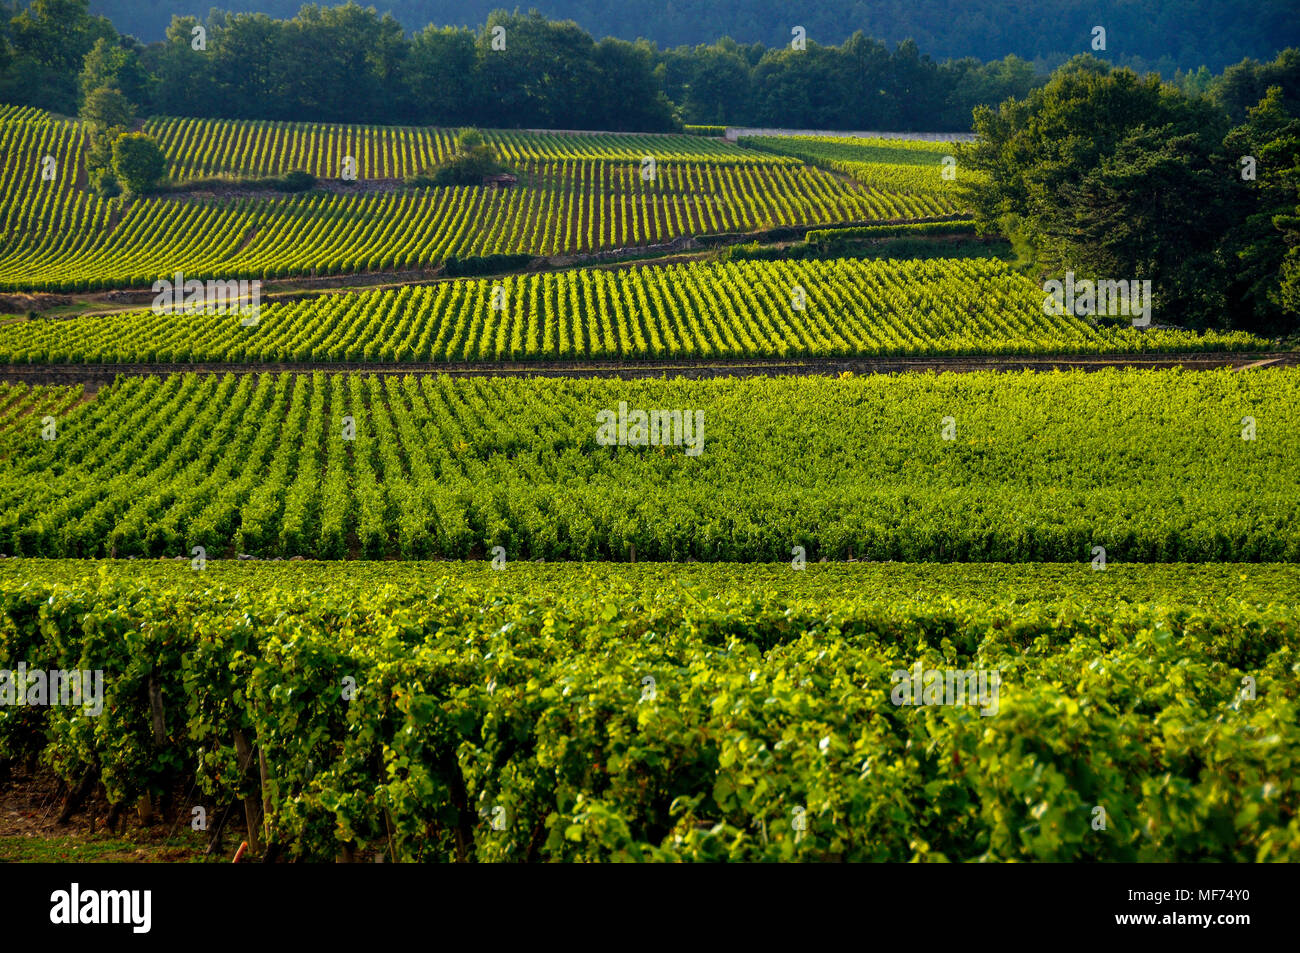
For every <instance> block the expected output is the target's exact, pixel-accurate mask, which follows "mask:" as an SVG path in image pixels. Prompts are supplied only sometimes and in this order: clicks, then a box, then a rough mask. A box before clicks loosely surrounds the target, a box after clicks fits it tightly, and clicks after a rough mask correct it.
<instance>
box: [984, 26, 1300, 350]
mask: <svg viewBox="0 0 1300 953" xmlns="http://www.w3.org/2000/svg"><path fill="white" fill-rule="evenodd" d="M1252 97H1254V102H1251V99H1252ZM975 130H976V132H977V133H978V134H979V141H978V142H977V143H975V144H973V145H971V146H968V147H966V148H964V149H963V150H962V160H961V161H964V162H965V163H966V164H967V167H968V168H973V169H976V170H980V171H982V172H984V173H986V175H987V182H981V181H973V183H972V184H970V185H969V186H968V193H969V198H970V200H971V202H972V204H973V205H974V207H975V209H976V211H977V214H978V217H979V220H980V222H981V224H982V225H983V226H984V227H985V228H992V229H995V230H997V231H1000V232H1002V233H1004V234H1006V235H1008V236H1010V237H1011V238H1012V239H1013V241H1014V242H1015V243H1016V244H1017V246H1018V248H1019V250H1020V252H1021V254H1022V256H1023V260H1024V262H1025V264H1026V266H1027V267H1030V268H1034V269H1036V270H1037V271H1038V273H1039V274H1040V275H1041V276H1043V277H1047V276H1053V277H1057V278H1059V277H1061V276H1062V275H1063V274H1064V273H1066V272H1074V274H1075V275H1077V276H1078V277H1079V278H1084V277H1088V278H1094V279H1096V278H1104V279H1112V280H1126V279H1144V280H1150V281H1151V282H1152V288H1153V292H1154V295H1155V299H1156V305H1157V314H1158V315H1159V317H1160V319H1161V320H1164V321H1171V322H1175V323H1181V324H1187V325H1190V326H1192V327H1197V328H1207V327H1229V328H1240V329H1244V330H1250V331H1256V332H1262V333H1266V334H1292V333H1295V332H1296V331H1300V50H1294V49H1289V50H1285V51H1283V53H1282V54H1280V55H1279V56H1278V58H1277V59H1276V60H1275V61H1273V62H1271V63H1266V64H1260V63H1245V64H1241V65H1240V66H1239V67H1237V68H1235V69H1233V70H1229V71H1228V72H1227V73H1226V74H1225V76H1224V77H1222V78H1221V79H1220V81H1218V82H1217V83H1216V84H1214V85H1213V86H1212V87H1211V89H1210V91H1209V95H1207V96H1198V95H1194V94H1191V93H1189V92H1187V91H1185V90H1183V89H1180V88H1178V87H1176V86H1174V85H1172V84H1168V83H1161V82H1160V80H1159V78H1158V77H1156V76H1154V75H1148V76H1146V77H1145V78H1144V77H1139V76H1138V75H1137V74H1136V73H1134V72H1133V71H1131V70H1128V69H1118V70H1112V69H1110V68H1109V67H1108V66H1107V65H1106V64H1104V63H1101V62H1099V61H1097V60H1095V59H1093V58H1092V57H1088V56H1080V57H1079V58H1077V59H1075V60H1073V61H1071V62H1070V63H1067V64H1066V65H1065V66H1063V67H1061V68H1060V69H1059V70H1058V71H1057V72H1056V73H1055V74H1054V75H1053V76H1052V78H1051V80H1050V82H1048V83H1047V84H1046V85H1045V86H1043V87H1041V88H1038V89H1035V90H1032V91H1031V92H1030V93H1029V95H1028V96H1026V97H1024V98H1023V99H1017V100H1014V101H1009V102H1006V103H1004V104H1002V105H1001V106H1000V107H999V108H998V109H996V110H994V109H991V108H988V107H980V108H978V109H977V110H976V111H975ZM972 180H973V177H971V178H968V179H967V181H972Z"/></svg>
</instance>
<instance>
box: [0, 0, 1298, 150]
mask: <svg viewBox="0 0 1300 953" xmlns="http://www.w3.org/2000/svg"><path fill="white" fill-rule="evenodd" d="M803 46H804V48H802V49H795V48H793V47H792V46H791V44H789V43H785V44H783V45H780V46H775V47H767V46H764V45H762V44H760V43H751V44H749V45H742V44H739V43H737V42H735V41H734V40H730V39H722V40H719V41H717V42H714V43H712V44H708V45H698V46H694V47H678V48H674V49H669V50H661V49H659V48H658V47H656V46H655V45H654V44H653V43H651V42H649V41H646V40H638V41H636V42H626V41H623V40H617V39H608V38H607V39H603V40H599V41H597V40H595V39H593V38H592V36H591V35H590V34H589V33H587V32H586V31H584V30H583V29H581V28H580V27H579V26H578V25H577V24H575V23H574V22H572V21H551V20H547V19H545V18H544V17H542V16H541V15H540V14H537V13H530V14H527V15H524V14H519V13H513V14H512V13H505V12H502V11H497V12H493V13H491V14H489V15H488V17H487V19H486V20H485V22H484V23H483V25H482V26H480V27H478V28H476V29H470V28H467V27H457V26H441V27H440V26H432V25H431V26H426V27H424V28H423V29H422V30H420V31H419V32H416V33H414V34H408V33H407V32H406V31H405V30H404V29H403V26H402V25H401V24H400V23H399V22H398V21H397V20H396V19H394V18H393V17H392V16H390V15H383V16H380V15H379V14H377V13H376V12H375V11H374V9H373V8H362V7H360V6H358V5H356V4H355V3H349V4H347V5H346V6H338V7H319V6H316V5H311V4H309V5H306V6H304V7H302V9H301V10H300V12H299V13H298V15H297V16H296V17H293V18H291V19H286V20H276V19H273V18H271V17H269V16H267V15H265V14H261V13H255V14H230V13H224V12H221V11H216V10H214V11H213V12H212V13H211V14H209V15H208V17H207V18H206V19H205V20H199V19H197V18H195V17H189V16H185V17H177V18H175V19H173V20H172V21H171V23H170V24H169V26H168V27H167V30H166V36H165V38H164V39H163V40H162V41H159V42H154V43H150V44H148V45H147V46H146V45H143V44H141V43H140V42H139V41H137V40H135V39H134V38H132V37H130V36H122V35H119V34H118V32H117V31H116V30H115V29H114V28H113V25H112V24H111V23H110V22H109V21H108V20H106V19H104V18H103V17H97V16H93V15H91V13H90V12H89V8H88V5H87V0H32V2H31V3H30V4H29V5H28V6H27V7H26V8H21V9H20V7H19V6H18V5H17V0H0V101H5V102H12V103H19V104H29V105H36V106H41V107H44V108H47V109H51V110H54V111H55V112H60V113H65V114H74V113H76V112H77V110H78V109H79V108H80V106H81V104H82V103H83V102H84V100H85V97H86V96H87V95H88V94H89V93H90V92H92V91H93V90H95V89H97V88H101V87H108V88H112V89H117V90H118V91H120V92H121V93H122V94H123V95H125V96H126V98H127V99H128V100H129V101H130V103H131V104H132V106H133V108H134V110H135V112H136V113H137V114H138V115H149V114H164V115H187V116H205V117H214V118H238V119H299V120H318V121H337V122H362V123H403V124H426V125H455V126H460V125H478V126H487V127H549V128H584V129H615V130H639V131H654V130H665V129H671V128H674V127H675V126H676V125H678V124H680V123H681V122H683V121H684V122H690V123H704V124H733V125H735V124H744V125H774V126H786V127H810V128H837V129H879V130H927V131H957V130H966V129H969V128H970V116H971V113H972V110H973V109H974V107H976V106H980V105H985V106H995V105H997V104H999V103H1001V102H1002V101H1004V100H1005V99H1007V98H1010V97H1015V98H1024V97H1025V96H1026V95H1027V94H1028V93H1029V92H1030V90H1032V89H1034V88H1036V87H1038V86H1040V85H1042V83H1043V82H1044V81H1045V79H1046V77H1045V75H1042V74H1040V73H1039V72H1038V71H1037V70H1036V69H1035V67H1034V65H1033V64H1031V63H1030V62H1029V61H1027V60H1025V59H1021V58H1018V57H1016V56H1007V57H1005V58H1003V59H1000V60H994V61H991V62H982V61H980V60H979V59H976V58H974V57H964V58H961V59H950V60H946V61H944V62H936V61H935V60H933V59H931V58H930V56H928V55H926V54H925V53H923V52H922V48H921V47H920V46H919V45H918V44H917V43H915V42H913V41H911V40H904V41H902V42H899V43H897V44H895V45H893V46H892V47H891V46H889V45H887V44H886V43H884V42H882V41H880V40H876V39H871V38H869V37H867V36H865V35H864V34H862V33H861V32H856V33H853V34H851V35H850V36H848V38H847V39H845V40H844V41H843V42H842V43H839V44H838V45H824V44H822V43H819V42H817V41H816V39H815V37H814V36H810V37H809V38H808V40H807V42H806V44H804V45H803ZM1270 69H1274V67H1265V66H1261V64H1258V63H1255V62H1253V61H1245V62H1244V63H1242V64H1240V65H1238V66H1234V67H1231V68H1229V69H1228V70H1227V71H1226V72H1225V73H1224V74H1223V76H1222V77H1218V78H1216V77H1214V76H1213V75H1212V74H1211V73H1210V72H1209V70H1208V69H1201V70H1199V71H1197V72H1193V73H1186V74H1179V75H1178V77H1177V81H1178V82H1179V83H1180V85H1182V86H1183V88H1185V89H1187V90H1188V91H1189V92H1195V93H1209V94H1211V95H1217V96H1218V97H1219V99H1220V101H1221V104H1222V105H1223V106H1224V107H1225V108H1227V109H1228V110H1229V113H1230V115H1231V116H1232V118H1233V119H1234V120H1237V121H1240V120H1241V119H1242V118H1244V115H1245V110H1246V109H1248V108H1249V107H1250V106H1252V105H1253V104H1254V103H1256V102H1258V100H1259V98H1260V97H1261V96H1262V95H1263V92H1264V91H1265V90H1266V89H1267V88H1268V87H1269V86H1270V85H1276V84H1277V81H1278V77H1277V76H1273V75H1268V72H1269V70H1270Z"/></svg>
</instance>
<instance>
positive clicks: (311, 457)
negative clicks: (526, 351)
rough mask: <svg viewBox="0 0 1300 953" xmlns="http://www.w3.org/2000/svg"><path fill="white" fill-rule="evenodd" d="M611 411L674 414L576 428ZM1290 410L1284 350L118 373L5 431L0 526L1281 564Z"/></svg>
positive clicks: (1292, 464)
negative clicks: (551, 374)
mask: <svg viewBox="0 0 1300 953" xmlns="http://www.w3.org/2000/svg"><path fill="white" fill-rule="evenodd" d="M629 408H630V409H631V410H637V409H641V410H645V411H649V410H680V411H682V412H683V413H682V415H681V418H680V419H679V421H678V422H676V423H672V422H671V421H668V422H664V423H663V424H662V426H656V427H655V430H654V432H655V435H656V438H660V437H661V438H662V439H656V440H655V441H654V443H650V441H649V435H648V434H646V433H644V432H643V433H642V434H641V435H640V436H639V437H638V435H637V433H636V431H635V430H634V429H631V428H630V427H628V426H627V425H624V427H623V430H622V434H623V435H625V437H626V439H627V440H630V441H631V442H632V443H631V445H615V446H608V445H601V443H600V442H599V440H598V435H599V431H598V419H599V418H598V416H597V415H598V414H599V413H600V412H601V411H610V412H612V413H615V414H619V415H620V416H625V415H627V414H628V413H629V410H628V409H629ZM345 418H351V423H350V425H349V421H348V420H347V419H345ZM687 418H689V419H690V421H691V423H692V429H690V430H685V431H684V424H685V422H686V420H687ZM1244 418H1251V422H1250V424H1251V428H1252V429H1250V430H1249V433H1250V434H1251V436H1252V437H1253V439H1246V438H1245V436H1246V434H1247V426H1246V424H1247V422H1246V420H1245V419H1244ZM630 419H633V420H635V418H634V417H632V418H630ZM1298 419H1300V371H1295V370H1290V369H1286V370H1274V371H1270V372H1268V373H1264V374H1253V375H1249V374H1247V375H1242V374H1234V373H1231V372H1228V371H1224V372H1212V371H1205V372H1191V373H1184V372H1175V371H1165V372H1144V371H1128V372H1101V373H1095V374H1080V373H1068V374H1067V373H1055V374H1046V375H1032V374H1028V375H998V374H972V375H940V376H930V375H905V376H903V377H896V378H891V377H883V376H873V377H866V378H855V379H847V380H833V379H822V378H814V379H798V378H794V379H791V378H776V379H741V380H716V381H706V382H688V381H683V380H668V381H652V382H638V383H631V382H619V381H599V380H597V381H580V380H517V379H516V380H494V381H483V380H476V381H456V380H453V379H450V378H446V377H440V378H435V377H428V376H426V377H421V378H418V379H416V378H406V379H401V380H399V379H395V378H376V377H363V376H356V375H352V376H344V375H323V374H317V375H314V376H310V377H309V376H305V375H300V376H294V375H262V376H256V375H238V376H236V375H230V376H225V377H217V376H204V377H196V376H193V375H186V376H170V377H167V378H133V379H123V380H119V382H118V383H116V384H114V385H113V386H112V387H109V388H107V389H105V390H102V391H100V392H99V394H98V395H97V396H96V398H95V399H94V400H93V401H92V402H89V403H85V404H82V405H80V406H79V407H77V408H75V409H74V410H72V411H70V412H69V413H67V414H66V415H65V416H64V417H63V418H62V419H61V420H60V421H59V428H58V438H57V440H53V441H50V440H43V439H41V436H42V435H41V433H40V431H39V428H38V427H36V426H35V425H34V424H33V425H31V426H30V427H29V431H28V433H29V441H28V442H27V443H26V444H15V443H12V442H11V443H10V444H9V446H10V448H11V449H10V450H9V452H8V458H7V459H6V460H5V461H4V463H3V465H2V466H0V549H3V551H5V552H8V553H10V554H14V553H18V554H23V555H47V556H103V555H116V556H118V557H122V556H129V555H137V556H154V557H157V556H164V555H167V556H176V555H182V554H187V553H189V552H190V550H191V547H193V546H195V545H202V546H204V547H206V548H207V550H208V552H209V553H210V554H212V555H214V556H215V555H232V554H235V553H250V554H256V555H261V556H295V555H303V556H312V555H316V556H324V557H331V558H336V557H343V556H348V555H352V556H358V555H363V556H366V557H371V558H378V557H382V556H387V555H399V556H402V557H405V558H415V557H427V556H433V555H437V556H443V557H450V558H457V559H464V558H478V557H481V556H482V555H484V553H486V552H487V551H488V550H490V548H491V547H493V546H502V547H504V549H505V551H506V552H507V553H508V554H509V557H510V558H519V559H532V558H546V559H615V560H623V559H628V558H630V557H631V556H632V553H633V552H635V554H636V556H637V558H641V559H665V560H684V559H686V558H688V557H689V558H695V559H704V560H742V561H750V560H786V559H788V558H789V554H790V552H791V548H792V547H793V546H803V547H805V549H806V551H807V554H808V556H809V557H810V558H812V559H818V558H821V557H822V556H827V557H830V558H834V559H842V558H847V557H850V556H853V557H857V558H864V559H895V560H913V561H915V560H1003V561H1026V560H1046V561H1067V562H1086V561H1088V560H1089V559H1090V558H1093V557H1094V556H1095V551H1094V549H1093V547H1098V546H1100V547H1104V548H1105V550H1106V553H1107V554H1108V555H1109V557H1110V558H1111V559H1114V560H1124V561H1174V560H1193V561H1201V560H1227V561H1296V560H1300V529H1298V528H1297V527H1300V501H1298V500H1297V497H1296V494H1295V493H1294V488H1295V486H1296V485H1300V431H1297V429H1296V426H1295V423H1294V422H1295V421H1296V420H1298ZM349 426H351V427H352V428H353V429H352V439H348V428H349ZM670 432H671V433H674V434H675V436H676V438H677V439H676V442H675V443H674V442H673V441H672V440H671V439H669V434H670ZM949 438H951V439H949ZM611 439H612V438H611ZM638 440H640V441H641V443H640V444H638V443H637V441H638ZM647 444H648V445H647Z"/></svg>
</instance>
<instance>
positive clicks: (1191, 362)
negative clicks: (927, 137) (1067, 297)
mask: <svg viewBox="0 0 1300 953" xmlns="http://www.w3.org/2000/svg"><path fill="white" fill-rule="evenodd" d="M1298 365H1300V351H1276V352H1259V351H1254V352H1246V353H1241V352H1219V353H1192V354H1134V355H1107V354H1103V355H1089V354H1066V355H1054V356H1053V355H1049V356H1034V357H979V356H954V357H863V358H834V359H806V360H735V361H650V360H647V361H518V362H509V363H492V362H484V363H478V364H447V363H428V362H411V363H405V364H393V363H387V364H385V363H371V364H367V363H364V362H347V361H339V362H333V363H326V362H318V363H302V364H293V363H268V364H249V363H226V362H218V363H204V364H179V363H171V364H11V365H0V380H7V381H22V382H26V383H28V384H85V385H86V389H87V391H91V392H93V391H94V390H96V389H97V388H99V387H101V386H103V385H105V384H111V383H112V382H113V380H114V378H116V377H117V376H118V375H119V374H122V375H126V376H129V377H138V376H148V375H166V374H179V373H196V374H247V373H283V372H294V373H299V374H309V373H313V372H315V371H326V372H330V371H335V372H337V371H364V372H366V373H369V374H387V375H391V374H397V375H402V374H413V375H417V376H418V375H427V374H447V375H450V376H452V377H609V378H621V379H624V380H632V379H636V378H646V377H686V378H695V379H699V378H707V377H753V376H760V375H768V376H801V375H804V376H806V375H823V376H830V375H837V374H843V373H845V372H850V373H854V374H906V373H924V372H927V371H933V372H936V373H944V372H947V373H971V372H975V371H1007V372H1016V371H1036V372H1046V371H1054V370H1082V371H1099V370H1105V369H1107V368H1146V369H1165V368H1174V367H1182V368H1184V369H1186V370H1214V369H1218V368H1225V367H1230V368H1233V369H1235V370H1239V371H1244V370H1266V369H1268V368H1271V367H1295V366H1298Z"/></svg>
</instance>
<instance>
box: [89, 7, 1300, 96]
mask: <svg viewBox="0 0 1300 953" xmlns="http://www.w3.org/2000/svg"><path fill="white" fill-rule="evenodd" d="M300 3H301V0H245V2H242V3H239V4H237V6H239V7H240V8H242V9H252V10H257V11H259V12H262V13H267V14H270V15H271V16H275V17H282V18H287V17H291V16H293V15H294V14H295V13H296V12H297V10H298V6H299V4H300ZM375 5H376V6H377V7H378V8H379V9H380V10H381V11H391V12H392V13H393V15H394V16H395V17H396V18H397V20H398V22H400V23H401V24H402V25H403V26H404V27H406V28H407V29H408V30H418V29H420V28H422V27H423V26H424V25H425V24H426V23H440V24H452V25H456V26H477V25H478V24H480V23H483V22H484V20H486V19H487V16H488V14H489V13H491V11H492V10H494V9H496V8H497V7H498V6H501V5H502V4H501V0H383V2H376V4H375ZM526 6H529V7H536V8H537V9H538V10H539V11H541V13H542V14H543V15H545V16H547V17H549V18H551V19H558V20H564V19H573V20H576V21H577V23H578V24H579V25H580V26H581V27H582V28H583V29H584V30H586V31H587V32H589V33H591V34H592V35H593V36H598V37H603V36H614V37H619V38H622V39H625V40H635V39H637V38H639V37H645V38H646V39H648V40H650V41H652V42H654V43H657V44H658V45H659V46H661V47H665V48H666V47H677V46H688V47H692V48H693V47H694V46H695V45H696V44H697V43H701V42H707V41H712V40H714V39H716V38H718V37H723V36H731V37H735V38H736V39H737V40H739V41H741V42H742V43H762V44H765V45H767V46H771V47H780V46H784V45H786V44H788V43H789V42H790V30H791V28H792V27H793V26H795V25H800V26H803V27H805V28H806V29H807V31H808V38H809V39H810V40H816V41H817V42H819V43H824V44H839V43H842V42H844V41H845V40H847V39H848V38H849V37H850V36H852V35H853V34H854V33H855V32H857V31H862V32H863V33H865V34H866V35H868V36H874V37H878V38H880V39H881V40H884V41H885V42H887V43H890V44H894V43H899V42H901V41H903V40H906V39H914V40H916V42H917V44H918V45H919V46H920V48H921V49H923V50H925V51H926V52H928V53H929V54H930V55H931V56H934V57H935V58H937V59H950V58H960V57H964V56H974V57H977V58H979V59H981V60H996V59H1001V58H1003V57H1005V56H1006V55H1008V54H1011V53H1014V54H1016V55H1017V56H1020V57H1022V58H1024V59H1029V60H1034V61H1035V63H1036V65H1038V66H1040V67H1042V68H1043V69H1044V71H1046V69H1050V68H1051V67H1054V66H1057V65H1059V64H1060V63H1061V62H1063V61H1064V60H1066V59H1068V58H1069V57H1070V56H1073V55H1074V54H1075V53H1079V52H1084V51H1086V50H1089V49H1090V46H1089V45H1088V43H1089V31H1090V30H1091V28H1092V27H1093V26H1094V25H1103V26H1105V27H1106V29H1107V31H1108V33H1109V37H1110V41H1111V42H1110V43H1109V50H1108V52H1107V54H1106V55H1107V57H1108V59H1109V60H1110V61H1111V62H1112V63H1114V64H1115V65H1122V66H1124V65H1126V66H1131V67H1133V68H1134V69H1135V70H1137V71H1139V72H1142V71H1145V70H1147V69H1154V70H1157V71H1159V72H1161V73H1162V74H1163V75H1164V76H1165V77H1166V78H1169V77H1172V76H1173V73H1174V71H1175V70H1176V69H1179V68H1181V69H1183V70H1195V69H1196V68H1197V67H1198V66H1200V65H1202V64H1205V65H1207V66H1208V67H1209V68H1210V69H1212V70H1214V71H1216V72H1218V71H1221V70H1222V69H1223V68H1224V67H1226V66H1227V65H1229V64H1230V63H1235V62H1237V61H1239V60H1241V59H1244V58H1246V57H1248V56H1254V57H1260V56H1270V55H1272V53H1273V52H1274V51H1275V50H1278V49H1281V48H1282V47H1285V46H1293V45H1300V17H1297V16H1296V10H1295V3H1294V2H1293V0H1257V2H1253V3H1249V4H1246V3H1242V2H1240V0H1185V2H1180V3H1170V2H1168V0H1034V2H1032V3H1028V2H1024V0H965V2H963V3H960V4H956V3H953V2H952V0H816V2H812V3H810V2H808V0H638V2H635V3H630V2H622V3H610V2H608V0H529V3H528V4H527V5H526ZM92 8H93V9H94V10H95V11H96V12H97V13H103V14H105V15H107V16H108V17H109V18H110V19H112V21H113V23H114V24H115V25H116V26H117V27H118V29H120V30H121V31H122V32H123V33H130V34H133V35H135V36H138V37H140V38H141V39H142V40H145V41H154V40H160V39H162V37H163V31H164V30H165V29H166V27H167V24H168V23H169V22H171V18H172V16H173V15H185V14H192V13H200V12H203V11H204V10H206V9H207V4H206V3H195V2H194V0H94V2H93V3H92Z"/></svg>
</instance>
